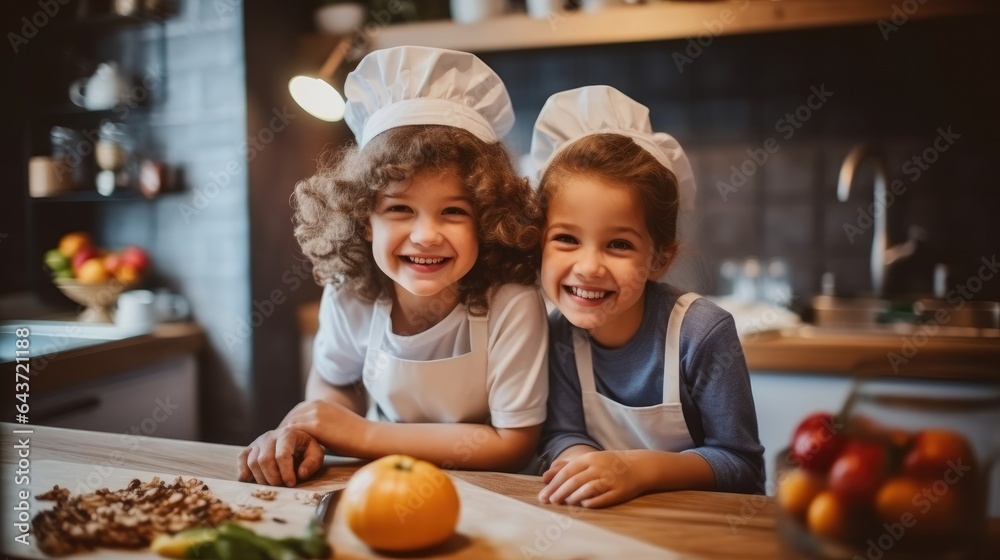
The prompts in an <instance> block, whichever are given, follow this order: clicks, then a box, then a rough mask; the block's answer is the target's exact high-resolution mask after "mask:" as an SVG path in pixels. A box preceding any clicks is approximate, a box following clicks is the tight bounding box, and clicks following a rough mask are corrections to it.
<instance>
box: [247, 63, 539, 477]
mask: <svg viewBox="0 0 1000 560" xmlns="http://www.w3.org/2000/svg"><path fill="white" fill-rule="evenodd" d="M345 90H346V93H347V98H348V104H347V114H346V119H347V122H348V125H349V126H350V127H351V129H352V130H353V131H354V133H355V135H356V136H357V138H358V145H357V146H351V147H348V148H346V149H344V150H342V151H341V153H340V154H338V155H337V156H334V157H329V158H327V159H326V160H325V161H323V162H322V164H321V166H320V170H319V172H318V173H317V174H316V175H315V176H313V177H311V178H310V179H308V180H306V181H303V182H302V183H300V184H299V185H298V186H297V188H296V192H295V200H296V203H297V212H296V217H295V218H296V229H295V235H296V237H297V239H298V241H299V243H300V245H301V246H302V249H303V252H304V253H305V255H306V256H307V257H309V259H310V260H311V261H312V262H313V264H314V268H313V274H314V276H315V278H316V280H317V282H319V283H321V284H324V285H325V286H326V287H325V290H324V292H323V299H322V302H321V304H320V312H319V323H320V326H319V332H318V333H317V336H316V343H315V347H314V358H313V362H314V363H313V367H312V371H311V373H310V375H309V380H308V382H307V387H306V400H305V402H303V403H301V404H299V405H298V406H296V407H295V408H294V409H292V411H291V412H289V413H288V415H287V416H286V417H285V419H284V420H283V421H282V423H281V425H280V426H279V427H278V428H277V429H275V430H272V431H269V432H267V433H265V434H263V435H261V436H260V437H258V438H257V439H256V440H255V441H254V442H253V443H252V444H251V445H250V446H249V447H248V448H247V449H246V450H244V451H243V452H242V453H241V454H240V457H239V470H240V473H239V476H240V478H241V479H243V480H250V479H256V481H257V482H259V483H266V484H272V485H282V484H284V485H288V486H292V485H294V484H296V482H297V481H299V480H302V479H304V478H306V477H308V476H310V475H311V474H312V473H313V472H315V471H316V470H317V469H318V468H319V467H320V466H321V464H322V457H323V448H326V449H329V450H331V451H333V452H334V453H337V454H339V455H345V456H353V457H361V458H376V457H380V456H383V455H388V454H392V453H405V454H408V455H412V456H415V457H418V458H421V459H425V460H429V461H432V462H434V463H437V464H439V465H442V466H445V467H457V468H467V469H491V470H517V469H519V468H520V467H522V466H523V465H524V464H525V463H526V462H527V461H528V460H529V459H530V458H531V456H532V453H533V451H534V450H535V447H536V445H537V443H538V439H539V436H540V433H541V425H542V423H543V422H544V420H545V412H546V406H545V403H546V397H547V394H548V378H547V367H548V363H547V358H546V350H547V349H546V346H547V340H548V331H547V328H546V317H545V306H544V304H543V302H542V299H541V296H540V294H539V293H538V292H537V290H536V289H535V287H534V282H535V274H536V273H535V270H536V263H534V262H532V259H531V258H529V256H528V255H530V253H531V250H532V249H533V247H535V246H536V245H537V242H538V236H539V230H538V227H537V225H536V218H537V212H536V211H535V206H534V205H533V199H532V194H531V191H530V187H529V186H528V184H527V181H526V180H525V179H523V178H521V177H519V176H518V174H517V173H516V171H515V169H514V166H513V164H512V162H511V158H510V156H509V155H508V153H507V152H506V150H505V149H504V147H503V146H502V145H501V144H500V142H499V138H500V137H501V136H502V135H503V134H505V133H506V132H507V131H509V130H510V128H511V126H512V125H513V120H514V116H513V110H512V109H511V106H510V99H509V97H508V95H507V91H506V89H505V88H504V86H503V83H502V82H501V81H500V79H499V77H498V76H496V74H495V73H493V71H492V70H490V68H489V67H487V66H486V65H485V64H484V63H483V62H482V61H480V60H479V59H478V58H476V57H475V56H473V55H470V54H466V53H460V52H455V51H445V50H440V49H429V48H420V47H399V48H393V49H386V50H382V51H376V52H374V53H371V54H369V55H368V56H366V57H365V58H364V59H363V60H362V61H361V63H360V64H359V65H358V68H357V70H355V71H354V72H353V73H352V74H351V75H350V76H348V79H347V84H346V86H345ZM369 396H370V397H371V399H372V401H373V402H374V403H375V404H376V405H377V411H378V413H379V415H380V417H383V418H384V419H387V420H389V421H390V422H385V421H379V420H369V419H367V418H366V417H365V414H366V411H367V409H368V397H369Z"/></svg>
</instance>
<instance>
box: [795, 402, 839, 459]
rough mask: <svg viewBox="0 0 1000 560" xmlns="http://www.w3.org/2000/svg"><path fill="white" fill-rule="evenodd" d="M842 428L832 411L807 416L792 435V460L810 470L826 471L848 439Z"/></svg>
mask: <svg viewBox="0 0 1000 560" xmlns="http://www.w3.org/2000/svg"><path fill="white" fill-rule="evenodd" d="M842 430H843V427H842V426H841V425H840V424H839V423H837V421H836V419H835V418H834V416H833V415H832V414H830V413H827V412H818V413H815V414H812V415H810V416H807V417H806V418H805V419H804V420H802V422H800V423H799V425H798V427H797V428H795V432H794V433H793V435H792V457H791V458H792V461H794V462H795V463H796V464H798V465H800V466H801V467H802V468H804V469H806V470H808V471H812V472H826V471H827V469H829V468H830V465H831V464H833V461H834V460H835V459H836V458H837V455H838V454H839V453H840V451H841V449H843V448H844V444H845V443H846V441H847V439H846V437H845V436H844V435H843V434H842V433H841V432H842Z"/></svg>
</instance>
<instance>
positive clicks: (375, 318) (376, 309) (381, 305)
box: [365, 298, 389, 367]
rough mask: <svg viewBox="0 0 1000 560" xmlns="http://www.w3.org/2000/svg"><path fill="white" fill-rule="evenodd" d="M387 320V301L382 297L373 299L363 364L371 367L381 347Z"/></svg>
mask: <svg viewBox="0 0 1000 560" xmlns="http://www.w3.org/2000/svg"><path fill="white" fill-rule="evenodd" d="M388 321H389V302H388V301H386V300H384V299H381V298H380V299H377V300H375V305H374V306H372V326H371V330H369V331H368V349H367V350H366V351H365V366H366V367H373V366H374V365H375V363H374V359H375V356H377V355H378V352H379V350H381V349H382V338H383V337H385V326H386V324H387V323H388Z"/></svg>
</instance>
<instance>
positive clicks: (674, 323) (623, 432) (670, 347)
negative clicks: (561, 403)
mask: <svg viewBox="0 0 1000 560" xmlns="http://www.w3.org/2000/svg"><path fill="white" fill-rule="evenodd" d="M700 297H701V296H699V295H698V294H695V293H687V294H684V295H683V296H681V297H680V298H678V300H677V303H676V304H675V305H674V308H673V310H671V312H670V319H669V321H668V322H667V341H666V349H665V351H664V364H663V402H662V404H657V405H652V406H642V407H631V406H625V405H623V404H621V403H618V402H616V401H614V400H612V399H609V398H608V397H605V396H604V395H602V394H600V393H598V392H597V387H596V386H595V384H594V366H593V363H592V360H591V349H590V343H589V342H588V341H587V337H586V335H585V334H584V332H583V331H581V330H579V329H574V331H573V339H574V340H573V348H574V352H575V354H576V371H577V374H578V375H579V376H580V389H581V390H582V397H583V415H584V420H585V422H586V425H587V434H589V435H590V437H591V438H593V440H594V441H595V442H597V443H598V444H600V445H601V447H603V448H604V449H606V450H625V449H655V450H658V451H683V450H685V449H691V448H693V447H694V441H693V440H692V439H691V434H690V432H688V428H687V423H686V422H685V421H684V413H683V411H682V410H681V398H680V395H681V361H680V340H681V324H682V323H683V321H684V314H685V313H687V310H688V307H689V306H690V305H691V303H692V302H693V301H695V300H696V299H698V298H700Z"/></svg>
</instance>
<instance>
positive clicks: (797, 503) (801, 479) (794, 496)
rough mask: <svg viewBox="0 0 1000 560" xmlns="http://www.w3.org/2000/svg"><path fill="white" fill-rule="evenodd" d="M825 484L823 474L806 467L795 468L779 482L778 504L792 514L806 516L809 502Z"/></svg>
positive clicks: (800, 516)
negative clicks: (805, 468)
mask: <svg viewBox="0 0 1000 560" xmlns="http://www.w3.org/2000/svg"><path fill="white" fill-rule="evenodd" d="M825 486H826V484H824V482H823V477H822V476H817V475H815V474H813V473H810V472H809V471H806V470H804V469H793V470H791V471H789V472H788V474H787V475H785V477H784V478H782V479H781V481H780V482H778V495H777V499H778V505H780V506H781V507H782V509H784V510H785V511H786V512H788V513H789V514H790V515H794V516H796V517H799V518H805V516H806V512H807V511H808V510H809V504H811V503H812V501H813V499H814V498H815V497H816V496H817V495H819V493H820V492H822V491H823V489H824V488H825Z"/></svg>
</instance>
